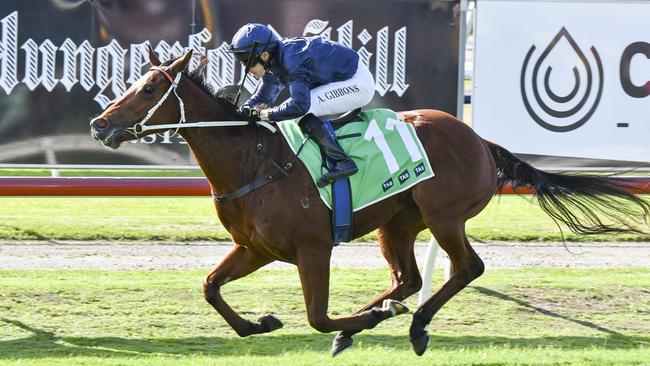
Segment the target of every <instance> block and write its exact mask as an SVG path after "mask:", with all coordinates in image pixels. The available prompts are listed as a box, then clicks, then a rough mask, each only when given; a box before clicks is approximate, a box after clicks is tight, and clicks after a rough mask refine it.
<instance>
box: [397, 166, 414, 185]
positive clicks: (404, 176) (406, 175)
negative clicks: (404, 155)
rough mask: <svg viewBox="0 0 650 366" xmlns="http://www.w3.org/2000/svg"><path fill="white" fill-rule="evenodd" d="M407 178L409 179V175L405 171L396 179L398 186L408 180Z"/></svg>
mask: <svg viewBox="0 0 650 366" xmlns="http://www.w3.org/2000/svg"><path fill="white" fill-rule="evenodd" d="M409 178H411V174H410V173H409V171H408V169H407V170H405V171H403V172H402V174H400V175H399V176H398V177H397V180H399V184H404V182H406V181H407V180H409Z"/></svg>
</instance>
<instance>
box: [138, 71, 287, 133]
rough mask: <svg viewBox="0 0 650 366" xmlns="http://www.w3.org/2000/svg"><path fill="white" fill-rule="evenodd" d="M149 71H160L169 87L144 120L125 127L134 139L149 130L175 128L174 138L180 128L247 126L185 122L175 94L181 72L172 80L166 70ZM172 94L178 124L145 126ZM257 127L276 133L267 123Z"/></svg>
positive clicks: (260, 123) (180, 105)
mask: <svg viewBox="0 0 650 366" xmlns="http://www.w3.org/2000/svg"><path fill="white" fill-rule="evenodd" d="M150 70H156V71H160V72H162V73H163V75H165V78H167V80H169V82H170V83H171V85H170V86H169V88H168V89H167V91H166V92H165V94H163V96H162V97H161V98H160V100H158V103H156V105H154V106H153V107H151V109H149V111H148V112H147V114H146V115H145V116H144V118H143V119H142V120H141V121H140V122H138V123H136V124H135V125H133V127H127V128H126V131H127V132H129V133H131V134H132V135H133V136H135V137H136V138H138V137H140V136H139V135H141V134H142V133H143V132H144V131H149V130H161V129H172V128H176V130H175V131H174V133H173V134H172V136H175V135H176V134H177V133H178V130H179V129H180V128H190V127H228V126H246V125H248V124H249V122H248V121H193V122H187V120H186V119H185V103H184V102H183V99H182V98H181V97H180V96H179V95H178V93H177V92H176V89H177V88H178V83H179V82H180V80H181V77H182V76H183V73H182V72H179V73H178V74H176V77H175V78H173V79H172V77H171V76H170V75H169V73H168V72H167V70H166V69H164V68H162V67H158V66H152V67H151V69H150ZM172 91H173V92H174V95H175V96H176V99H178V106H179V109H180V114H181V116H180V120H179V121H178V123H170V124H163V125H145V123H147V122H148V121H149V119H150V118H151V117H152V116H153V115H154V113H156V111H157V110H158V108H160V106H161V105H162V104H163V103H164V102H165V100H167V97H168V96H169V94H171V92H172ZM257 124H258V125H261V126H262V127H264V128H266V129H268V130H269V131H271V132H273V133H275V132H276V131H277V128H276V127H274V126H273V125H271V124H270V123H268V122H263V121H259V122H257Z"/></svg>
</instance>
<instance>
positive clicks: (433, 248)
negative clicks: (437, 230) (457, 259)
mask: <svg viewBox="0 0 650 366" xmlns="http://www.w3.org/2000/svg"><path fill="white" fill-rule="evenodd" d="M439 248H440V247H439V246H438V242H437V241H436V238H435V237H434V236H433V234H432V235H431V240H430V241H429V247H428V248H427V254H426V258H425V260H424V267H423V275H422V289H421V290H420V297H419V298H418V305H422V303H424V302H425V301H426V300H427V299H428V298H429V296H430V295H431V287H432V286H433V284H432V282H433V281H432V277H433V270H434V268H435V266H436V257H437V256H438V249H439ZM443 268H444V272H445V282H447V281H449V277H451V263H450V262H449V257H447V256H446V255H445V260H444V263H443Z"/></svg>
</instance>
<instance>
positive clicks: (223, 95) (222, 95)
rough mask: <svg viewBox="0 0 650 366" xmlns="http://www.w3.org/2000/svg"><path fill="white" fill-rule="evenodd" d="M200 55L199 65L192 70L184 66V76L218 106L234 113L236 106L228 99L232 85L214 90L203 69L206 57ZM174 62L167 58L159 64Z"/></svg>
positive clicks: (206, 64)
mask: <svg viewBox="0 0 650 366" xmlns="http://www.w3.org/2000/svg"><path fill="white" fill-rule="evenodd" d="M198 57H200V61H201V62H200V63H199V66H197V67H196V68H194V70H189V68H185V70H183V75H184V76H186V77H187V78H188V79H189V80H191V81H192V82H193V83H194V84H195V85H196V86H198V87H199V88H200V89H201V90H203V92H204V93H205V94H207V95H209V96H210V97H211V98H212V99H214V100H215V102H217V103H219V104H220V106H221V107H222V108H223V109H224V110H226V111H228V112H232V113H236V112H237V111H236V110H237V108H236V106H235V105H234V104H233V103H232V102H231V101H230V98H231V97H232V95H231V94H232V90H233V85H226V86H224V87H222V88H220V89H219V90H215V89H214V87H213V86H212V85H211V84H210V83H209V82H208V80H207V79H206V73H205V69H206V67H207V66H208V58H207V57H205V56H198ZM172 62H174V60H173V59H172V60H168V61H165V62H163V63H162V65H161V66H169V65H171V63H172ZM233 99H234V98H233Z"/></svg>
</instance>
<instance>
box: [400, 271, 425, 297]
mask: <svg viewBox="0 0 650 366" xmlns="http://www.w3.org/2000/svg"><path fill="white" fill-rule="evenodd" d="M394 288H395V289H396V290H397V291H398V292H400V293H401V295H402V296H403V297H404V298H407V297H409V296H411V295H413V294H415V293H416V292H418V291H420V289H421V288H422V277H421V276H420V274H419V273H413V274H411V275H408V276H407V275H402V276H400V277H399V279H398V280H397V281H396V283H395V285H394Z"/></svg>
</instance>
